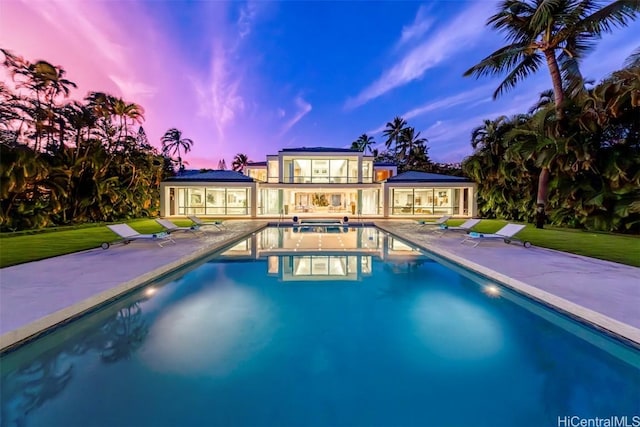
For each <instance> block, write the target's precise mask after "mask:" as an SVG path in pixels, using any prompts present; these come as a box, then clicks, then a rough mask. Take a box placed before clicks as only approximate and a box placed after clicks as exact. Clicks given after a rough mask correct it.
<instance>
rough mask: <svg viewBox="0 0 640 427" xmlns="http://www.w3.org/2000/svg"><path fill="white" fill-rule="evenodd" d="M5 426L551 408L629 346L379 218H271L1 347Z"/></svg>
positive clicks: (419, 416)
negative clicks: (311, 222)
mask: <svg viewBox="0 0 640 427" xmlns="http://www.w3.org/2000/svg"><path fill="white" fill-rule="evenodd" d="M0 369H1V374H2V387H1V389H0V393H1V394H0V399H1V407H0V408H1V412H0V425H2V426H165V425H166V426H169V425H171V426H307V425H308V426H452V425H455V426H492V427H499V426H556V425H558V424H557V422H558V421H557V420H558V417H563V416H574V415H576V416H580V417H582V418H594V417H601V418H602V417H609V416H624V415H626V416H628V417H629V422H631V417H632V416H633V415H640V354H639V353H638V351H637V350H634V349H632V348H631V347H627V346H624V345H622V344H620V343H618V342H617V341H614V340H611V339H609V338H607V337H606V336H604V335H602V334H599V333H596V332H594V331H592V330H591V329H588V328H585V327H583V326H581V325H579V324H577V323H575V322H573V321H569V320H567V319H566V318H564V317H563V316H560V315H557V314H555V313H554V312H553V311H550V310H547V309H545V308H543V307H541V306H539V305H538V304H535V303H532V302H531V301H529V300H527V299H524V298H521V297H519V296H518V295H516V294H514V293H512V292H510V291H507V290H506V289H504V288H502V287H499V286H498V285H496V284H494V283H491V282H489V281H488V280H487V279H483V278H480V277H475V276H473V275H471V274H469V273H467V272H464V271H458V270H455V269H451V268H449V266H445V265H443V264H441V263H439V262H437V261H436V260H435V259H434V258H432V257H430V256H429V255H427V254H424V253H421V252H420V251H418V250H415V249H413V248H411V247H410V246H408V245H406V244H404V243H403V242H402V241H399V240H396V239H394V238H393V237H391V236H386V235H385V234H383V233H381V232H379V231H378V230H376V229H372V228H359V229H343V228H342V227H339V229H338V231H336V230H333V229H332V230H325V229H323V228H322V227H318V228H316V229H315V230H314V231H313V232H309V231H305V232H304V233H301V232H300V230H298V231H297V232H294V230H293V229H267V230H264V231H262V232H260V233H258V234H256V235H255V236H252V237H250V238H249V239H246V240H243V241H241V242H239V243H238V244H237V245H234V246H233V247H231V248H229V250H227V251H225V252H224V253H222V254H220V255H218V256H216V257H214V258H212V259H210V260H208V261H206V262H204V263H202V264H200V265H198V266H195V267H194V268H193V269H191V270H189V271H187V272H183V273H180V274H179V275H176V277H173V278H167V279H166V280H163V281H160V282H158V283H155V284H153V285H151V286H148V287H146V288H144V289H141V290H140V291H138V292H136V293H135V294H132V295H129V296H128V297H126V298H123V299H121V300H119V301H116V302H115V303H113V304H111V305H109V306H107V307H105V308H103V309H101V310H99V311H97V312H95V313H93V314H91V315H89V316H85V317H83V318H81V319H79V320H78V321H75V322H72V323H71V324H69V325H67V326H66V327H63V328H60V329H58V330H57V331H55V332H53V333H51V334H49V335H47V336H45V337H42V338H40V339H38V340H36V341H33V342H32V343H30V344H28V345H26V346H24V347H22V348H20V349H18V350H16V351H14V352H12V353H9V354H7V355H6V356H4V357H3V358H2V359H1V364H0Z"/></svg>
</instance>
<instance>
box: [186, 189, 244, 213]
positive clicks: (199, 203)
mask: <svg viewBox="0 0 640 427" xmlns="http://www.w3.org/2000/svg"><path fill="white" fill-rule="evenodd" d="M177 191H178V215H248V214H249V208H250V206H249V205H250V200H251V199H250V189H249V188H238V189H232V188H215V187H214V188H210V187H192V188H178V189H177Z"/></svg>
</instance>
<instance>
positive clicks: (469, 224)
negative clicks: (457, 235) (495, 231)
mask: <svg viewBox="0 0 640 427" xmlns="http://www.w3.org/2000/svg"><path fill="white" fill-rule="evenodd" d="M479 222H480V220H479V219H468V220H466V221H465V222H464V223H462V224H460V225H459V226H457V227H449V226H448V225H446V224H442V225H441V226H440V228H437V229H435V230H433V233H434V234H439V236H438V237H442V236H444V234H445V233H446V232H447V231H464V232H465V233H469V232H471V229H472V228H473V227H475V226H476V225H478V223H479Z"/></svg>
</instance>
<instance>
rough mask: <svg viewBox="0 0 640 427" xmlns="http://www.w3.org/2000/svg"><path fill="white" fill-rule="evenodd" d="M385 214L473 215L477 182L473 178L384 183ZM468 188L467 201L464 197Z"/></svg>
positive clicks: (393, 215)
mask: <svg viewBox="0 0 640 427" xmlns="http://www.w3.org/2000/svg"><path fill="white" fill-rule="evenodd" d="M384 187H385V190H384V193H385V195H384V197H385V205H384V206H385V217H390V218H393V217H415V216H419V217H425V216H427V217H428V216H433V217H439V216H442V215H451V216H456V217H465V218H466V217H473V216H474V215H476V212H477V204H476V193H475V188H476V184H475V183H471V182H461V183H453V182H448V183H447V182H442V183H436V182H434V183H419V182H406V183H405V182H403V183H400V182H398V183H385V184H384ZM465 191H466V201H465Z"/></svg>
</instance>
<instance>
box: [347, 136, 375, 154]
mask: <svg viewBox="0 0 640 427" xmlns="http://www.w3.org/2000/svg"><path fill="white" fill-rule="evenodd" d="M375 143H376V141H375V140H374V139H373V137H372V136H369V135H367V134H366V133H363V134H362V135H360V136H359V137H358V139H356V140H355V141H353V142H352V143H351V149H352V150H358V151H362V152H363V153H366V152H367V151H368V152H369V153H373V150H372V148H371V147H372V146H373V144H375Z"/></svg>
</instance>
